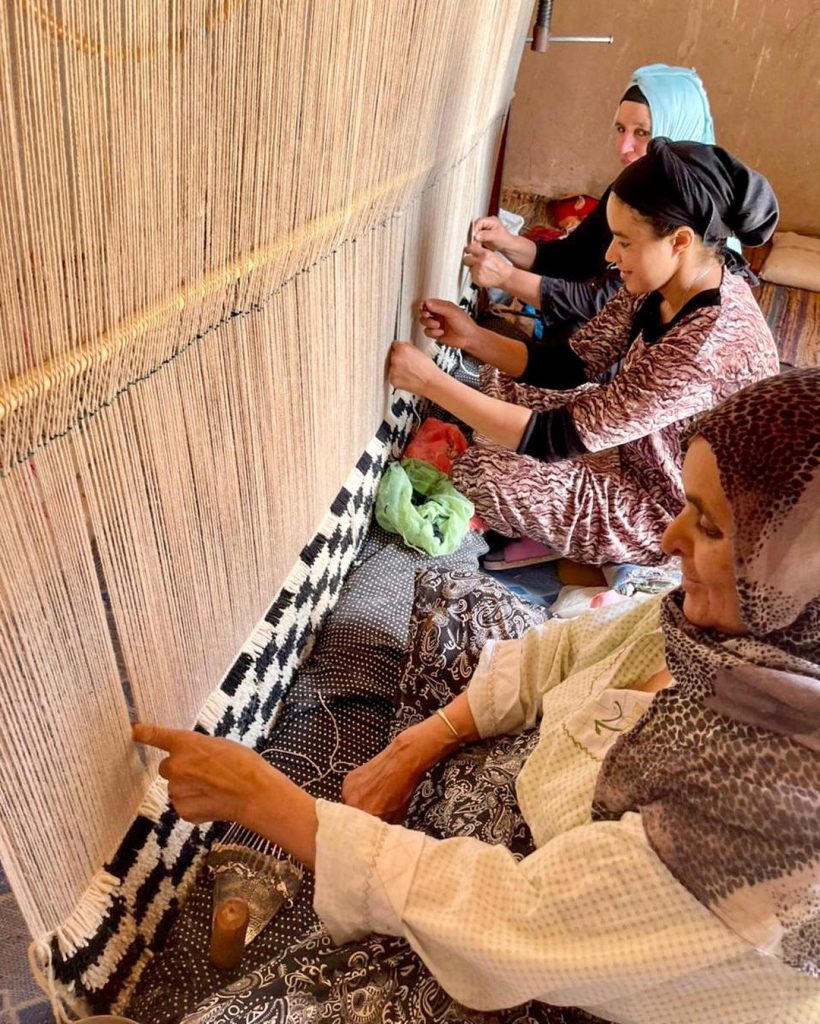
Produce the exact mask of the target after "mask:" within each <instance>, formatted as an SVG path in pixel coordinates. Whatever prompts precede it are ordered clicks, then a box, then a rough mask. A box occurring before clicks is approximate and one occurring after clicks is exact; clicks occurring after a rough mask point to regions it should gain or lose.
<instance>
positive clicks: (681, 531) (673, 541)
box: [661, 510, 686, 556]
mask: <svg viewBox="0 0 820 1024" xmlns="http://www.w3.org/2000/svg"><path fill="white" fill-rule="evenodd" d="M685 515H686V510H684V511H683V512H681V513H680V515H677V516H675V518H674V519H673V520H672V522H671V523H670V524H669V525H668V526H667V527H666V529H665V530H664V531H663V537H662V538H661V550H662V551H663V553H664V554H665V555H670V556H672V555H683V554H685V553H686V551H685V548H686V523H685Z"/></svg>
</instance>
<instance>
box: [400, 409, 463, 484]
mask: <svg viewBox="0 0 820 1024" xmlns="http://www.w3.org/2000/svg"><path fill="white" fill-rule="evenodd" d="M468 448H469V444H468V443H467V438H466V437H465V436H464V434H462V432H461V431H460V430H459V429H458V427H457V426H456V425H455V424H454V423H442V422H441V420H437V419H436V418H435V417H434V416H430V417H429V418H428V419H426V420H425V421H424V423H422V425H421V426H420V427H419V429H418V432H417V433H416V436H415V437H414V438H413V440H412V441H411V442H410V444H409V445H408V446H407V449H406V450H405V453H404V457H405V459H421V460H422V461H423V462H429V463H430V465H431V466H435V467H436V469H437V470H439V472H441V473H446V474H447V476H451V475H452V472H453V460H454V459H456V458H458V456H459V455H461V454H462V453H463V452H466V451H467V449H468Z"/></svg>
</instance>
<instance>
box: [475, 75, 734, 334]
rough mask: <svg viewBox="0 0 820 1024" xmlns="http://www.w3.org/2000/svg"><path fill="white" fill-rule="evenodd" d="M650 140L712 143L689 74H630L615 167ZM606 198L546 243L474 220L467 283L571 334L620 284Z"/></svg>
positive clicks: (699, 91) (701, 98)
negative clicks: (610, 261)
mask: <svg viewBox="0 0 820 1024" xmlns="http://www.w3.org/2000/svg"><path fill="white" fill-rule="evenodd" d="M653 135H654V136H664V137H666V138H669V139H672V140H673V141H675V142H704V143H709V144H713V143H714V141H715V131H714V126H713V124H712V115H711V113H710V110H709V99H708V97H707V95H706V91H705V89H704V88H703V82H701V80H700V78H699V77H698V75H697V73H696V72H695V70H694V69H692V68H678V67H670V66H669V65H668V64H649V65H647V66H646V67H642V68H638V69H637V70H636V71H635V73H634V74H633V76H632V79H631V81H630V83H629V86H628V88H627V90H626V92H625V93H624V95H623V97H622V99H621V102H620V104H619V105H618V110H617V112H616V114H615V149H616V151H617V153H618V158H619V160H620V162H621V166H622V167H627V166H628V165H629V164H631V163H633V161H635V160H637V159H638V158H639V157H642V156H643V155H644V154H645V153H646V147H647V145H648V144H649V140H650V138H651V137H652V136H653ZM610 192H611V186H610V188H608V189H607V190H606V191H605V192H604V194H603V196H602V197H601V202H600V203H599V204H598V206H597V207H596V208H595V210H593V212H592V213H591V214H590V215H589V216H588V217H587V218H586V219H585V220H583V221H582V222H581V224H580V225H579V226H578V227H577V228H576V229H575V231H573V232H572V234H570V235H568V236H567V237H566V238H561V239H556V240H555V241H552V242H540V243H535V242H532V241H530V239H528V238H523V237H521V236H518V235H512V234H510V232H509V231H507V229H506V228H505V227H504V225H503V224H502V223H501V221H500V220H499V219H498V217H481V218H479V219H478V220H477V221H476V222H475V225H474V229H473V230H474V241H473V243H472V244H471V245H470V246H468V247H467V249H465V251H464V263H465V265H466V266H468V267H469V268H470V274H471V276H472V279H473V281H474V283H475V284H478V285H481V286H483V287H485V288H502V289H503V290H504V291H506V292H510V293H511V294H512V295H514V296H515V297H516V298H518V299H520V300H521V301H522V302H526V303H529V304H530V305H532V306H535V307H536V308H537V309H540V310H541V315H542V318H543V320H544V323H545V325H546V326H548V327H549V326H553V325H555V324H559V323H561V324H567V325H569V326H571V327H573V328H577V327H580V326H581V324H583V323H586V321H587V320H589V319H591V318H592V317H593V316H595V314H596V313H597V312H598V311H599V310H600V309H602V308H603V306H604V304H605V303H606V302H607V300H608V299H610V298H611V297H612V296H613V295H614V294H615V292H616V291H617V290H618V287H619V285H620V281H619V280H618V277H617V275H616V274H612V273H611V272H608V269H607V256H606V251H607V249H608V248H609V244H610V242H611V241H612V233H611V232H610V230H609V225H608V224H607V217H606V203H607V199H608V198H609V194H610ZM495 251H497V252H500V253H502V254H503V255H504V256H506V257H507V258H508V259H509V260H512V263H513V266H510V265H509V263H507V262H506V261H505V260H502V259H499V258H498V256H497V255H496V254H495ZM733 265H734V264H733Z"/></svg>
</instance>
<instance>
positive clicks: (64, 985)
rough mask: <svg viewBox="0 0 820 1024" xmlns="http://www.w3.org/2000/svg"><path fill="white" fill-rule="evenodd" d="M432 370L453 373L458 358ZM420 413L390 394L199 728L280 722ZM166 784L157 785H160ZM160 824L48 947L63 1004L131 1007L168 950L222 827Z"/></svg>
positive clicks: (159, 819) (147, 819) (164, 808)
mask: <svg viewBox="0 0 820 1024" xmlns="http://www.w3.org/2000/svg"><path fill="white" fill-rule="evenodd" d="M436 361H437V362H438V363H439V365H441V366H442V367H443V368H445V369H448V370H452V368H453V367H454V365H455V363H456V358H455V355H454V353H453V352H452V350H450V351H449V352H439V353H438V355H437V359H436ZM418 404H419V403H418V402H417V400H416V399H414V398H412V397H411V396H406V395H404V394H403V393H394V395H393V401H392V405H391V409H390V417H389V419H386V420H385V421H384V422H383V423H382V425H381V427H380V428H379V430H378V431H377V433H376V434H375V435H374V437H373V439H372V440H371V442H370V443H369V444H368V446H367V448H366V449H365V451H364V452H363V453H362V456H361V458H360V459H359V461H358V462H357V463H356V466H355V468H354V469H353V471H352V472H351V474H350V476H349V477H348V479H347V480H346V481H345V485H344V486H343V487H342V489H341V490H340V491H339V493H338V494H337V495H336V498H335V500H334V501H333V504H332V505H331V507H330V510H329V512H328V514H327V516H326V517H325V519H324V520H323V522H322V524H321V526H320V527H319V530H318V531H317V533H316V535H315V536H314V537H313V539H312V540H311V541H310V542H309V543H308V544H307V545H306V546H305V547H304V548H303V549H302V551H301V553H300V555H299V559H298V561H297V563H296V565H295V566H294V569H293V570H292V572H291V574H290V576H289V577H288V579H287V580H286V582H285V584H284V586H283V587H282V589H281V590H280V592H279V594H278V595H277V597H276V600H275V601H274V602H273V604H272V605H271V608H270V610H269V611H268V613H267V614H266V615H265V618H264V619H263V621H262V622H261V623H260V624H259V626H258V627H257V628H256V630H255V631H254V633H253V635H252V636H251V637H250V639H249V640H248V642H247V644H246V645H245V647H244V649H243V650H242V652H241V653H240V655H239V657H238V658H237V660H236V662H235V663H234V665H233V666H232V668H231V669H230V671H229V672H228V674H227V675H226V677H225V679H224V680H223V682H222V684H221V685H220V686H219V688H218V689H217V690H216V691H215V692H214V693H213V694H212V695H211V696H210V698H209V699H208V701H207V702H206V705H205V707H204V708H203V711H202V713H201V715H200V719H199V722H198V725H197V728H198V729H199V730H200V731H202V732H206V733H209V734H213V735H218V736H228V737H231V738H232V739H237V740H241V741H243V742H244V743H246V744H248V745H251V746H256V747H259V746H261V745H262V744H263V742H264V739H265V736H266V734H267V732H268V730H269V729H270V726H271V723H272V722H273V721H274V720H275V717H276V714H277V710H278V708H279V706H280V704H281V701H282V699H283V697H284V695H285V692H286V691H287V688H288V686H289V684H290V681H291V679H292V677H293V674H294V672H295V670H296V668H297V666H298V664H299V662H300V661H301V659H302V658H303V657H304V656H305V654H306V653H308V652H309V645H310V644H311V641H312V638H313V637H314V636H315V635H316V632H317V630H318V629H319V627H320V625H321V623H322V621H323V619H324V617H325V616H326V615H327V613H328V612H329V611H330V610H331V609H332V608H333V606H334V604H335V603H336V600H337V598H338V596H339V593H340V591H341V588H342V584H343V582H344V579H345V575H346V574H347V572H348V570H349V569H350V567H351V564H352V563H353V560H354V558H355V556H356V552H357V550H358V548H359V545H360V544H361V541H362V539H363V537H364V535H365V533H366V531H367V527H368V524H369V521H370V515H371V512H372V509H373V505H374V501H375V495H376V489H377V487H378V484H379V481H380V479H381V476H382V473H383V471H384V469H385V466H386V465H387V463H388V461H390V459H391V458H394V457H397V456H398V455H399V454H400V453H401V451H402V449H403V448H404V445H405V443H406V441H407V439H408V436H409V434H410V430H411V427H412V425H413V422H414V417H415V415H416V414H417V405H418ZM160 785H161V783H160ZM159 794H160V796H159V797H156V796H155V798H154V801H153V802H154V804H155V805H156V807H157V809H156V813H152V812H151V811H150V810H146V809H145V808H143V811H144V813H141V814H140V815H139V816H138V817H137V819H136V820H135V822H134V824H133V825H132V827H131V828H130V830H129V832H128V834H127V835H126V837H125V839H124V841H123V843H122V845H121V846H120V848H119V850H118V851H117V853H116V855H115V856H114V857H113V858H112V860H111V861H110V862H109V863H108V864H106V865H105V866H104V868H103V870H102V872H101V873H100V875H99V877H98V879H97V880H95V882H94V883H92V886H91V887H90V889H89V896H88V899H87V900H86V904H87V905H81V906H80V907H78V908H77V911H76V913H75V914H74V915H73V916H72V919H71V920H70V921H69V922H65V924H64V926H63V927H62V928H61V929H59V930H58V931H57V932H55V933H54V935H53V936H51V938H50V943H49V945H48V947H42V946H41V949H43V948H47V949H48V954H47V956H46V955H41V959H47V960H49V961H50V965H49V966H50V969H51V973H53V977H54V979H55V982H56V986H57V994H58V995H60V993H62V994H64V995H65V996H66V997H67V1001H69V1002H70V1003H71V1004H72V1005H76V1002H77V1000H78V999H79V1000H83V1001H85V1003H86V1004H87V1005H88V1006H89V1007H90V1008H91V1009H93V1010H98V1011H99V1010H108V1009H114V1010H116V1009H117V1007H119V1006H122V1005H124V1003H125V1001H126V999H127V996H128V994H129V993H130V991H131V990H132V988H133V986H134V984H135V983H136V981H137V978H138V977H139V975H140V973H141V971H142V969H143V967H144V965H145V963H146V961H147V959H148V958H149V957H150V956H151V950H152V949H153V948H156V947H157V946H159V945H160V944H161V943H162V940H163V938H164V936H165V935H166V934H167V932H168V930H169V929H170V927H171V925H172V923H173V921H174V919H175V917H176V914H177V912H178V909H179V906H180V902H181V901H182V900H183V899H184V897H185V894H186V892H187V890H188V888H189V887H190V885H191V884H192V882H193V880H194V877H195V875H196V873H197V871H198V869H199V866H200V861H201V859H202V857H203V855H204V853H205V851H206V850H207V848H208V846H209V845H210V842H211V840H212V839H213V837H214V834H215V826H211V827H210V828H207V829H205V828H195V827H193V826H191V825H188V824H187V823H186V822H184V821H181V820H180V819H179V818H177V816H176V815H175V813H174V812H173V810H172V809H171V808H170V807H169V806H168V804H167V800H165V799H163V793H162V790H161V789H160V790H159Z"/></svg>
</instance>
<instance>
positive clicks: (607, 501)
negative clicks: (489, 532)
mask: <svg viewBox="0 0 820 1024" xmlns="http://www.w3.org/2000/svg"><path fill="white" fill-rule="evenodd" d="M481 390H482V392H484V394H486V395H490V396H491V397H492V398H498V399H500V400H501V401H504V402H512V403H514V404H515V405H522V406H525V407H527V408H529V409H533V410H537V411H541V412H547V411H549V410H550V409H555V408H558V407H560V406H562V405H564V404H566V400H567V398H566V393H565V392H562V391H547V390H544V389H543V388H536V387H533V386H531V385H529V384H519V383H518V382H516V381H515V380H513V379H512V378H511V377H508V376H507V375H506V374H504V373H502V372H501V371H500V370H496V369H494V368H493V367H490V366H485V367H483V368H482V371H481ZM647 479H648V478H644V476H643V475H639V474H638V473H635V472H634V471H632V470H631V469H630V467H629V466H628V465H626V464H625V463H624V461H623V460H622V458H621V454H620V451H619V449H617V448H610V449H607V450H606V451H602V452H595V453H593V454H589V455H580V456H577V457H576V458H574V459H566V460H564V461H562V462H553V463H547V462H541V461H540V460H538V459H534V458H532V457H530V456H529V455H518V454H516V453H515V452H514V451H512V450H511V449H509V448H505V447H504V446H503V445H498V444H495V443H494V442H492V441H490V439H489V438H486V437H484V436H483V435H481V434H475V435H474V437H473V444H472V446H471V447H470V449H469V450H468V451H466V452H465V453H464V454H463V455H462V456H461V457H460V458H459V459H458V460H457V462H456V463H455V465H454V467H453V483H454V485H455V486H456V488H457V489H458V490H459V491H461V493H462V494H466V495H467V497H468V498H469V499H470V501H472V502H473V504H474V505H475V508H476V512H477V513H478V514H479V515H480V516H481V518H482V519H483V520H484V522H485V523H487V525H488V526H490V527H491V528H492V529H493V530H496V531H497V532H498V533H500V534H502V535H503V536H505V537H512V538H517V537H530V538H532V539H533V540H537V541H540V542H541V543H542V544H546V545H547V546H548V547H550V548H553V549H554V550H555V551H558V552H559V553H560V554H562V555H564V556H565V557H567V558H571V559H574V560H575V561H577V562H583V563H586V564H591V565H604V564H606V563H607V562H616V563H622V562H635V563H637V564H638V565H657V564H659V563H660V562H663V561H664V560H665V556H664V555H663V554H662V553H661V537H662V536H663V531H664V530H665V529H666V527H667V525H668V524H669V522H670V521H671V520H672V518H673V515H672V513H671V512H670V511H669V508H668V507H667V506H668V505H669V495H668V493H667V488H666V487H659V488H656V489H653V488H652V487H651V486H647Z"/></svg>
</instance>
